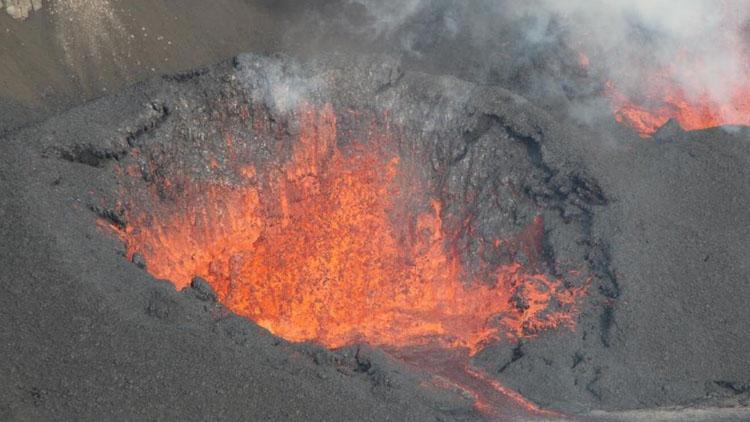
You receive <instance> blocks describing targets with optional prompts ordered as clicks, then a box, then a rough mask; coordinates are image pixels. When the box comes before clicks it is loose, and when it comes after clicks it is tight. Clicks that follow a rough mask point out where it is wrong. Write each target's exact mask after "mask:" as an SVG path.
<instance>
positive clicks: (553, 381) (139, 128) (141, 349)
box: [0, 56, 750, 420]
mask: <svg viewBox="0 0 750 422" xmlns="http://www.w3.org/2000/svg"><path fill="white" fill-rule="evenodd" d="M279 85H280V86H284V87H285V88H286V89H285V90H283V91H279V90H276V89H274V87H276V86H279ZM280 92H283V93H284V95H279V93H280ZM301 99H305V100H308V101H311V102H317V103H322V102H331V103H332V104H333V106H334V107H335V108H337V109H344V110H348V109H354V110H358V111H361V112H362V113H364V114H367V113H369V115H368V117H373V116H375V117H377V116H379V115H382V112H383V110H388V113H389V115H390V116H392V119H393V120H392V121H393V122H394V123H395V124H398V126H399V127H400V128H401V130H402V132H403V133H402V139H403V145H402V147H403V149H404V151H407V152H408V153H405V156H406V157H408V159H411V160H414V161H415V162H416V163H418V164H420V165H421V167H420V171H422V172H423V173H424V175H425V176H426V177H427V178H428V179H429V180H430V181H431V182H432V185H431V189H433V192H431V193H433V194H434V195H435V196H437V197H438V198H440V199H441V200H442V201H443V202H444V204H445V211H444V213H445V216H446V220H447V222H448V223H456V222H459V221H461V222H463V221H471V224H470V225H468V226H469V227H467V228H466V230H464V231H459V232H458V233H457V236H456V237H455V242H456V247H457V250H458V251H460V254H461V258H462V260H463V261H464V262H465V263H466V264H467V267H468V268H470V271H476V272H481V271H482V266H481V265H480V258H481V259H483V260H487V261H488V262H490V263H493V264H500V263H507V262H510V261H512V260H518V261H522V262H524V263H525V264H526V265H528V266H530V267H533V268H534V269H535V270H536V271H539V272H543V273H547V274H552V275H557V276H564V277H565V278H566V282H567V283H568V284H569V286H568V287H569V288H575V287H581V286H588V289H589V296H588V298H587V300H586V302H585V304H584V305H583V311H582V314H581V315H580V317H579V318H578V327H577V329H576V330H575V331H567V330H564V329H563V330H559V331H555V332H539V333H537V332H533V333H532V332H530V333H529V334H534V335H535V336H534V337H532V338H529V339H528V340H524V341H523V343H522V344H521V343H511V342H499V343H498V344H493V345H489V346H488V347H487V348H486V349H485V350H484V351H483V352H481V353H480V354H479V356H477V358H476V363H477V364H481V365H482V366H483V367H485V368H487V369H488V370H489V371H490V373H492V374H495V375H496V376H497V377H498V379H500V380H502V382H503V383H504V384H505V385H507V386H508V387H511V388H513V389H516V390H518V391H519V392H521V393H522V394H523V395H524V396H526V397H528V398H530V399H531V400H533V401H535V402H537V403H539V404H541V405H543V406H552V407H557V408H563V409H568V410H570V409H573V410H585V409H588V408H604V409H615V408H618V409H623V408H645V407H655V406H668V405H677V404H690V403H702V404H705V403H709V404H711V403H718V402H721V401H722V400H724V398H725V397H727V396H728V395H735V394H745V393H744V392H743V391H742V388H744V387H742V386H744V385H746V384H747V380H750V365H748V362H747V358H746V356H747V354H746V350H747V349H748V347H750V333H748V331H747V330H746V327H745V325H746V322H747V321H748V320H750V314H749V312H750V310H749V309H750V308H749V307H747V306H746V304H745V303H743V300H745V298H747V297H750V291H748V289H750V285H748V283H747V280H748V278H749V276H750V263H749V262H748V259H750V251H748V246H749V245H750V242H748V239H750V233H748V228H749V227H750V221H748V219H749V218H750V217H749V216H750V213H748V212H747V208H748V205H750V192H749V190H748V186H750V180H748V171H747V164H748V163H750V156H749V155H748V154H749V153H748V147H747V145H748V143H747V139H748V133H747V131H744V130H742V131H738V132H735V133H728V132H724V131H721V130H714V131H705V132H700V133H687V134H674V135H673V136H675V138H671V140H669V141H663V142H660V143H653V142H651V143H649V142H644V141H642V140H640V139H637V138H627V137H623V138H622V139H613V138H612V137H611V136H610V135H608V134H599V133H591V132H587V131H584V130H582V129H579V128H574V127H568V126H566V125H565V124H563V123H560V122H557V121H556V120H555V119H553V118H552V117H551V116H550V115H548V114H547V113H545V112H544V111H542V110H540V109H539V108H536V107H534V106H533V105H532V104H530V103H529V102H528V101H526V100H525V99H524V98H521V97H519V96H517V95H514V94H513V93H510V92H508V91H505V90H502V89H499V88H491V87H486V86H477V85H473V84H470V83H467V82H464V81H461V80H458V79H455V78H451V77H438V76H432V75H427V74H422V73H417V72H412V71H404V70H403V68H402V66H401V64H400V63H399V62H398V61H396V60H393V59H391V58H388V57H382V56H371V57H359V58H352V57H336V56H329V57H325V58H322V57H321V58H319V59H318V61H316V62H314V63H297V62H294V61H292V60H289V59H288V58H285V57H259V56H242V57H239V58H237V59H235V60H233V61H231V62H227V63H223V64H220V65H217V66H214V67H211V68H207V69H204V70H201V71H197V72H193V73H189V74H185V75H180V76H177V77H169V78H162V79H157V80H153V81H150V82H148V83H144V84H140V85H137V86H134V87H132V88H130V89H128V90H126V91H125V92H124V93H122V94H120V95H118V96H114V97H109V98H104V99H101V100H98V101H96V102H94V103H91V104H88V105H86V106H84V107H81V108H78V109H75V110H72V111H70V112H68V113H65V114H64V115H61V116H58V117H55V118H52V119H51V120H49V121H48V122H46V123H45V124H42V125H41V126H38V127H32V128H28V129H25V130H23V131H22V132H18V133H16V134H14V135H13V136H10V137H9V138H8V139H6V140H3V141H2V144H0V145H1V146H0V148H2V154H0V181H1V182H2V184H1V185H0V189H1V190H2V191H1V192H0V193H1V195H0V211H1V212H2V214H0V217H2V218H0V235H2V239H7V241H4V242H3V243H2V245H0V248H2V249H1V250H0V252H2V253H1V254H0V266H1V267H2V268H5V269H6V270H5V271H3V272H2V274H3V275H2V283H3V289H4V291H5V292H7V294H3V295H2V296H1V297H0V312H2V315H0V316H1V317H2V321H3V322H2V324H0V355H2V356H6V357H7V358H5V359H3V360H0V374H2V375H3V377H2V380H3V381H0V397H2V399H0V416H5V415H10V416H9V417H10V418H16V419H29V418H31V419H38V418H56V419H96V418H101V416H103V415H108V416H113V415H117V416H118V417H120V418H123V419H141V418H145V417H162V418H170V419H186V418H187V419H192V418H196V419H202V418H208V417H213V416H217V417H220V418H223V419H263V420H311V419H312V420H330V419H331V418H336V419H340V420H384V419H391V420H435V419H439V420H451V419H466V418H474V417H476V416H477V414H476V413H474V412H472V410H471V408H470V405H469V403H468V402H467V401H465V400H461V399H460V398H456V396H455V395H451V394H447V393H445V392H444V391H443V392H435V391H432V390H429V389H425V388H423V387H421V386H420V385H421V384H423V382H424V377H422V376H421V375H419V374H418V373H416V372H412V370H411V369H407V368H402V367H401V366H399V365H400V364H398V363H395V362H393V361H392V360H390V358H388V357H387V356H385V355H384V354H382V353H381V352H379V351H377V350H371V349H368V348H366V347H360V348H356V347H355V348H349V349H345V350H341V351H337V352H330V351H325V350H322V349H320V348H318V347H316V346H313V345H290V344H288V343H286V342H284V341H282V340H280V339H277V338H275V337H273V336H271V335H269V334H268V333H267V332H265V331H264V330H262V329H260V328H258V327H257V326H256V325H254V324H253V323H251V322H249V321H246V320H243V319H240V318H238V317H235V316H233V315H231V314H229V313H228V312H227V311H226V310H225V309H224V308H222V307H220V306H218V305H214V304H210V303H208V304H207V303H205V301H207V300H208V301H213V298H215V294H214V293H213V292H212V291H211V290H210V289H207V288H206V286H205V282H201V281H200V280H197V279H195V280H193V283H192V285H191V288H190V290H191V291H192V294H191V295H187V294H178V293H177V292H175V291H173V289H171V287H170V286H168V285H164V284H163V283H161V282H158V281H156V280H154V279H153V278H152V277H150V276H149V275H148V274H147V273H146V272H144V271H141V270H139V268H138V267H137V266H136V265H132V264H130V263H128V262H127V261H126V260H124V259H123V258H122V256H121V253H118V251H120V250H121V246H120V245H119V244H118V241H117V239H115V238H114V237H113V236H111V235H109V234H107V233H106V232H104V231H102V230H99V229H98V228H97V226H96V224H95V221H96V220H97V219H98V218H104V219H106V220H108V221H109V222H110V223H112V224H115V225H120V226H123V225H126V224H127V223H128V222H127V221H125V220H123V219H122V218H121V214H120V210H119V208H118V207H119V205H118V199H119V197H118V193H119V188H120V187H121V186H118V179H117V178H116V176H115V167H117V166H119V165H121V164H139V161H138V160H139V159H140V157H146V158H148V159H149V160H151V162H153V163H155V164H157V165H156V166H154V167H152V168H146V167H144V166H141V167H138V168H139V171H140V174H141V176H140V179H139V180H137V183H138V184H139V186H143V187H146V188H158V186H159V181H160V180H163V178H164V177H165V175H170V174H175V173H180V172H186V171H190V172H191V174H192V175H194V176H206V175H208V173H206V172H208V171H209V170H207V169H206V168H205V166H198V165H195V163H198V162H200V159H201V156H200V154H201V153H202V152H203V151H207V150H208V151H210V150H211V148H214V146H215V145H216V143H217V142H223V137H222V134H223V133H222V130H229V131H232V130H249V129H248V128H247V126H243V127H240V126H238V123H237V122H238V121H239V120H237V117H236V116H239V115H241V114H242V113H243V112H242V110H243V106H249V105H256V106H259V107H260V106H262V107H261V108H262V111H263V113H264V115H266V116H267V117H268V119H266V120H264V124H268V125H269V126H270V129H272V130H269V131H268V132H270V133H275V134H277V137H276V138H273V139H271V138H264V137H262V136H256V137H255V138H252V139H253V143H252V144H251V148H254V152H256V153H257V156H259V157H266V158H267V159H269V160H271V159H273V158H274V157H273V154H272V153H271V152H270V151H272V149H270V148H269V145H271V142H278V141H279V140H282V141H283V140H285V139H289V138H291V137H293V135H294V134H295V131H296V130H298V128H295V126H294V124H293V123H289V122H288V121H286V120H285V118H284V116H285V113H286V112H287V111H288V109H289V107H293V106H294V105H295V104H296V102H297V101H300V100H301ZM354 114H355V113H348V114H347V113H342V114H341V115H340V121H338V122H337V123H338V124H339V127H340V131H339V132H340V136H339V139H337V142H341V143H344V142H348V141H350V139H348V137H349V136H350V135H352V134H354V135H356V134H361V133H365V131H366V130H367V128H368V127H369V126H368V125H370V124H371V119H364V120H366V121H365V122H363V120H362V119H359V118H355V117H352V116H354ZM665 136H666V134H665ZM677 138H680V139H677ZM134 150H137V151H138V152H137V154H135V155H137V157H136V156H134V154H133V151H134ZM264 154H265V155H264ZM409 154H411V155H409ZM58 179H61V180H65V183H62V184H57V185H51V184H50V183H49V181H50V180H58ZM157 190H158V189H157ZM159 193H160V194H161V195H163V198H162V199H163V200H169V194H170V192H166V191H159ZM92 211H93V212H92ZM537 219H538V220H537ZM537 221H540V222H543V224H539V225H536V226H535V224H536V222H537ZM529 226H531V227H537V229H535V230H527V231H524V230H525V228H526V227H529ZM498 236H500V237H503V238H507V237H513V236H516V238H518V239H519V240H517V241H516V242H515V243H514V245H512V246H513V247H512V248H510V249H509V250H508V251H506V252H503V253H497V254H495V255H491V254H488V256H483V254H482V253H481V252H480V250H481V244H482V243H483V242H487V241H489V240H490V239H494V238H496V237H498ZM537 243H538V246H533V245H537ZM134 262H135V261H134ZM573 271H577V272H578V274H580V275H579V276H572V275H571V274H573ZM191 296H192V297H191ZM196 297H198V298H199V299H201V300H196ZM520 305H523V304H520ZM737 389H739V390H741V391H740V393H737V391H736V390H737ZM332 415H333V416H332ZM515 416H519V415H515Z"/></svg>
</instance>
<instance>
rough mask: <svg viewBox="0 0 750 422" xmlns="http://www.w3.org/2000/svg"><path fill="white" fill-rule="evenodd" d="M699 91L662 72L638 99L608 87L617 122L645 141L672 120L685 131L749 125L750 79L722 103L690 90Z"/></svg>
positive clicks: (707, 94) (704, 92)
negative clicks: (686, 88)
mask: <svg viewBox="0 0 750 422" xmlns="http://www.w3.org/2000/svg"><path fill="white" fill-rule="evenodd" d="M748 70H750V68H748ZM696 89H697V90H698V91H700V93H698V94H688V93H687V92H686V90H685V89H684V88H682V85H681V84H680V83H678V82H677V81H676V79H675V78H674V76H673V74H672V72H670V71H663V72H659V73H657V74H655V75H653V76H652V77H651V78H650V80H649V81H647V88H646V93H645V94H644V95H642V96H640V98H639V99H638V100H633V99H631V98H629V97H628V96H626V95H625V94H623V93H622V92H620V91H619V90H618V89H617V88H616V87H615V86H614V84H613V83H612V82H610V83H608V85H607V95H608V96H609V98H610V100H611V103H612V109H613V112H614V115H615V120H617V122H618V123H620V124H624V125H627V126H630V127H632V128H633V129H634V130H635V131H636V132H638V133H639V134H640V135H641V137H644V138H647V137H650V136H651V135H653V134H654V133H655V132H656V131H657V130H658V129H659V128H660V127H662V126H663V125H664V124H665V123H667V122H668V121H669V120H670V119H675V120H676V121H677V122H678V123H679V124H680V126H682V128H683V129H685V130H697V129H706V128H711V127H716V126H723V125H744V126H750V78H748V80H747V81H746V82H744V83H741V84H738V85H737V86H735V87H734V88H732V93H731V94H728V95H727V97H726V98H724V99H722V100H718V99H715V98H714V96H713V95H711V94H710V93H709V92H708V90H707V89H702V88H696V87H693V88H691V90H696Z"/></svg>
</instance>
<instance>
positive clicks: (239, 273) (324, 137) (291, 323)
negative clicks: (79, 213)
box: [118, 105, 584, 354]
mask: <svg viewBox="0 0 750 422" xmlns="http://www.w3.org/2000/svg"><path fill="white" fill-rule="evenodd" d="M297 118H298V119H299V135H298V139H297V142H296V144H295V145H294V146H293V148H292V151H291V154H290V156H289V158H288V159H286V160H284V161H283V162H282V163H281V165H279V166H253V165H247V164H242V165H240V163H233V164H232V165H234V166H236V167H237V169H238V170H237V174H238V175H239V176H241V177H242V178H243V180H244V183H230V182H226V181H210V180H197V179H192V180H186V181H185V182H187V183H178V182H181V181H178V180H169V181H165V183H164V185H165V186H163V187H162V188H166V189H169V188H171V187H173V186H176V185H180V186H183V187H184V188H183V190H182V191H180V193H179V195H174V196H173V198H172V199H170V200H169V201H166V200H163V199H160V197H159V196H158V195H157V193H156V192H155V191H154V192H152V193H151V194H150V199H149V200H148V201H139V200H136V199H135V198H134V197H132V196H129V193H128V192H124V193H123V200H124V202H125V203H126V210H127V211H126V214H127V215H126V217H127V221H128V225H127V226H126V228H124V229H119V230H118V233H119V235H120V236H121V238H122V239H123V240H124V242H125V244H126V245H127V252H128V256H129V257H132V255H133V254H135V253H139V254H141V255H142V256H143V257H144V258H145V261H146V262H147V266H148V267H147V268H148V271H149V272H150V273H151V274H153V275H154V276H155V277H157V278H160V279H167V280H170V281H171V282H173V283H174V285H175V286H176V287H177V288H184V287H186V286H187V285H188V284H189V283H190V281H191V279H192V278H193V277H194V276H200V277H202V278H204V279H205V280H207V281H208V282H209V283H210V284H211V285H212V286H213V288H214V289H215V290H216V292H217V295H218V297H219V300H220V302H221V303H223V304H224V305H225V306H226V307H227V308H229V309H230V310H231V311H233V312H235V313H237V314H238V315H241V316H245V317H247V318H249V319H251V320H253V321H255V322H257V323H258V324H259V325H260V326H262V327H265V328H266V329H268V330H269V331H271V332H272V333H274V334H276V335H279V336H281V337H283V338H285V339H287V340H290V341H294V342H301V341H316V342H319V343H321V344H323V345H325V346H327V347H330V348H336V347H340V346H345V345H348V344H352V343H355V342H366V343H369V344H371V345H375V346H389V347H396V348H398V347H405V346H413V345H427V344H430V345H436V346H439V347H441V348H451V349H463V350H465V351H466V352H467V353H469V354H473V353H475V352H476V351H477V350H479V349H480V348H481V347H482V345H483V344H485V343H486V342H488V341H491V340H495V339H500V338H502V337H504V336H527V335H533V334H534V333H536V332H539V331H540V330H544V329H550V328H555V327H558V326H568V327H572V326H573V325H574V321H575V316H576V313H577V304H578V302H579V299H580V298H581V297H582V296H583V295H584V291H583V288H569V287H566V286H564V285H563V281H562V280H560V279H556V278H551V277H548V276H546V275H544V274H536V273H535V272H534V271H527V270H525V269H524V268H523V267H522V266H521V264H519V263H512V264H508V265H503V266H499V267H498V268H495V269H494V270H492V271H491V272H492V273H493V274H494V276H493V277H492V279H491V280H465V279H463V277H464V276H463V274H465V272H464V271H463V269H462V264H461V262H460V261H461V260H460V258H459V256H458V254H457V253H455V252H453V251H451V250H450V248H449V247H448V246H447V244H448V242H446V239H447V237H448V236H447V234H446V231H447V230H448V228H447V227H446V225H445V224H444V218H445V215H444V214H445V211H444V207H443V206H442V204H441V202H440V201H439V200H437V199H434V198H429V197H428V196H427V194H426V193H425V192H426V191H427V189H425V186H426V184H425V183H424V181H422V180H420V176H418V174H419V173H418V172H415V171H412V170H411V169H410V167H409V166H408V165H406V164H405V163H404V162H403V161H404V160H402V159H400V158H399V155H398V154H397V153H396V152H394V150H393V148H394V147H393V144H394V142H392V139H391V138H392V136H391V135H390V134H389V133H388V132H387V131H386V132H385V133H382V132H380V131H373V133H372V134H371V139H369V140H368V141H357V140H352V141H351V142H349V143H348V144H346V145H343V146H341V145H338V144H337V121H336V120H337V119H336V115H335V113H334V111H333V108H332V107H331V106H330V105H327V106H325V107H322V108H320V109H317V108H314V107H312V106H309V105H306V106H303V107H301V110H300V111H299V112H298V113H297ZM255 126H256V128H255V129H256V130H258V129H259V128H260V125H257V124H256V125H255ZM226 146H227V148H236V142H233V141H232V140H231V138H227V141H226ZM215 165H222V164H221V162H219V161H211V162H210V167H211V168H213V167H214V166H215ZM123 177H129V176H127V174H125V173H124V176H123ZM144 202H147V203H148V205H145V204H144ZM538 223H540V224H543V223H542V222H541V219H539V221H538ZM503 244H504V242H496V244H495V245H496V246H495V247H501V246H502V245H503ZM519 303H521V304H522V305H520V306H519Z"/></svg>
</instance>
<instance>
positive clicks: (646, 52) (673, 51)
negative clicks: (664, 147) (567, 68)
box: [510, 0, 750, 101]
mask: <svg viewBox="0 0 750 422" xmlns="http://www.w3.org/2000/svg"><path fill="white" fill-rule="evenodd" d="M510 10H512V11H513V13H515V14H517V16H519V17H523V16H525V17H529V16H531V17H534V18H535V21H536V22H537V28H530V30H529V32H528V35H527V37H528V40H529V41H530V42H537V41H538V40H539V37H540V31H543V30H544V29H545V28H548V26H549V23H550V22H551V21H552V20H555V21H556V22H557V23H558V25H559V27H560V28H561V30H562V31H563V32H564V33H565V36H566V37H567V38H568V42H569V44H570V47H571V48H573V49H578V50H579V51H581V52H582V53H584V54H587V55H589V56H590V58H591V63H592V65H593V66H595V67H598V68H599V70H600V71H601V72H603V73H604V74H605V75H606V76H607V77H609V78H611V79H613V80H614V81H615V82H616V83H617V84H618V85H619V86H620V87H621V88H623V89H624V90H626V91H632V90H637V88H638V87H639V86H642V85H643V81H644V78H647V77H648V76H649V75H650V74H653V72H654V71H655V70H660V69H662V70H663V69H669V70H670V71H671V72H672V73H673V77H674V79H675V81H676V82H677V83H679V84H680V85H681V88H683V90H684V91H685V93H686V94H688V95H690V94H693V95H699V94H706V93H707V94H708V95H710V96H711V97H712V98H713V99H715V100H717V101H722V100H723V99H725V98H726V97H728V96H729V94H730V93H731V90H732V87H733V86H737V85H738V84H741V83H746V81H747V80H748V70H750V69H749V68H748V65H749V63H748V62H747V55H746V54H745V51H743V50H744V49H745V48H746V42H747V38H748V37H747V33H746V32H745V27H746V24H747V22H748V19H749V18H750V1H746V0H689V1H685V0H567V1H558V0H536V1H520V0H514V1H512V7H511V9H510Z"/></svg>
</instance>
